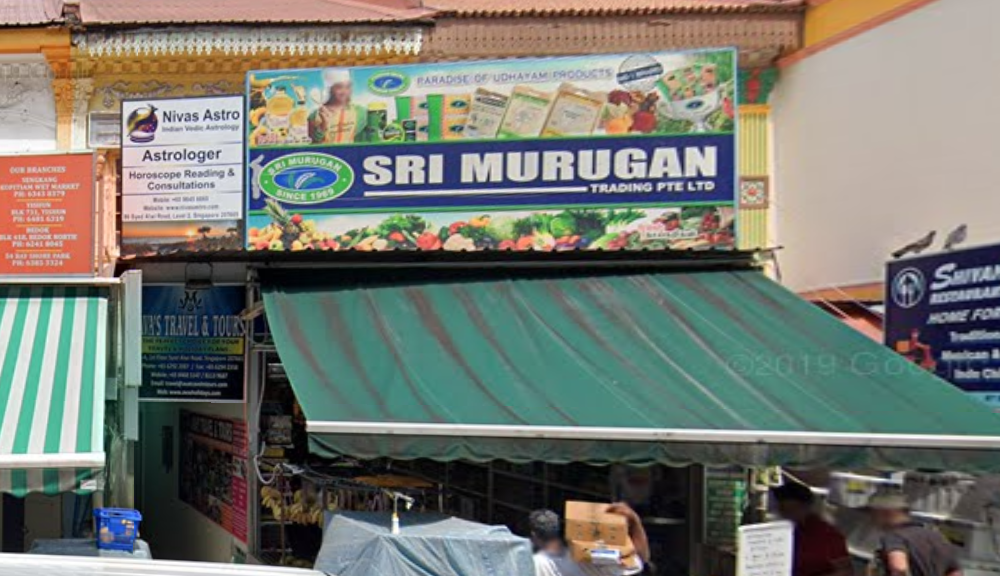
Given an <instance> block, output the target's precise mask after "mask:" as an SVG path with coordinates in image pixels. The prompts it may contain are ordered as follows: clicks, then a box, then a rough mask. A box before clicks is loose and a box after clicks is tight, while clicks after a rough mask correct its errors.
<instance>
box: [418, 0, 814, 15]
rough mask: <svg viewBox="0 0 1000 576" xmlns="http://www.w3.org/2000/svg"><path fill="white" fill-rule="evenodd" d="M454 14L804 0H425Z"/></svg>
mask: <svg viewBox="0 0 1000 576" xmlns="http://www.w3.org/2000/svg"><path fill="white" fill-rule="evenodd" d="M425 3H426V5H427V6H428V7H431V8H434V9H436V10H438V11H440V13H441V14H445V15H456V16H528V15H552V14H563V15H594V14H661V13H675V14H676V13H680V14H685V13H693V14H699V13H702V14H703V13H710V14H711V13H715V14H726V13H751V12H758V13H759V12H777V11H788V10H798V9H801V8H803V7H804V6H805V0H595V1H593V2H581V1H580V0H426V2H425Z"/></svg>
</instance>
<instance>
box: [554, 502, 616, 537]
mask: <svg viewBox="0 0 1000 576" xmlns="http://www.w3.org/2000/svg"><path fill="white" fill-rule="evenodd" d="M608 506H609V504H596V503H593V502H574V501H570V502H566V514H565V521H566V540H567V541H569V542H574V541H576V542H603V543H604V544H607V545H609V546H631V545H632V542H631V539H630V538H629V535H628V522H627V521H626V520H625V517H624V516H620V515H618V514H609V513H608V512H607V509H608Z"/></svg>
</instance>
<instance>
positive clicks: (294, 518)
mask: <svg viewBox="0 0 1000 576" xmlns="http://www.w3.org/2000/svg"><path fill="white" fill-rule="evenodd" d="M286 513H287V514H286V516H285V518H286V519H287V520H288V521H289V522H294V523H296V524H305V525H310V524H315V525H317V526H322V525H323V509H322V508H321V507H320V505H319V502H317V501H316V499H315V498H311V497H305V496H304V495H303V493H302V491H301V490H296V491H295V493H294V494H292V504H291V506H289V507H288V509H287V510H286Z"/></svg>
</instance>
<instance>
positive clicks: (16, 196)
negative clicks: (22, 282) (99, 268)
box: [0, 153, 94, 277]
mask: <svg viewBox="0 0 1000 576" xmlns="http://www.w3.org/2000/svg"><path fill="white" fill-rule="evenodd" d="M0 253H2V254H3V257H2V258H0V277H4V276H12V277H13V276H93V275H94V155H93V154H92V153H86V154H32V155H25V156H0Z"/></svg>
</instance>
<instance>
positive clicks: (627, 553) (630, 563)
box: [569, 540, 639, 570]
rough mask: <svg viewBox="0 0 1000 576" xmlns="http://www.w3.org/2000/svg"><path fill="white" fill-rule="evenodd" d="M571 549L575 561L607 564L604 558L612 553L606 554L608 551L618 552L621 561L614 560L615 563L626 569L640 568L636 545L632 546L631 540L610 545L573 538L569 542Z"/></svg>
mask: <svg viewBox="0 0 1000 576" xmlns="http://www.w3.org/2000/svg"><path fill="white" fill-rule="evenodd" d="M569 551H570V554H571V555H572V557H573V561H574V562H579V563H580V564H598V563H602V564H606V563H607V562H602V560H603V559H604V558H606V557H609V556H611V555H610V554H606V552H612V553H615V552H616V553H617V558H618V559H619V561H618V562H614V564H617V565H618V566H622V567H623V568H625V569H626V570H635V569H637V568H639V558H638V556H636V553H635V547H634V546H632V543H631V542H629V544H628V545H627V546H610V545H607V544H602V543H600V542H580V541H576V540H571V541H570V543H569ZM595 551H597V556H598V562H595V561H594V560H595V554H594V552H595Z"/></svg>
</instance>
